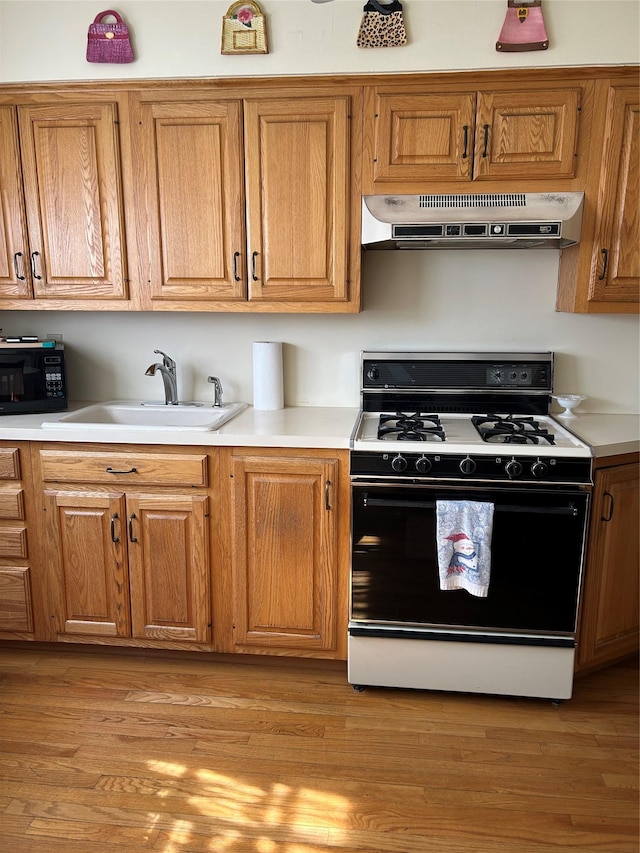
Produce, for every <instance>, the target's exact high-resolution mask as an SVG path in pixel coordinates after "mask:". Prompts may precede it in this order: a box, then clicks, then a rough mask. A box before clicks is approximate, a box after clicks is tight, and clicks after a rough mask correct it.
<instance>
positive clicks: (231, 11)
mask: <svg viewBox="0 0 640 853" xmlns="http://www.w3.org/2000/svg"><path fill="white" fill-rule="evenodd" d="M220 52H221V53H223V54H232V53H269V50H268V48H267V25H266V22H265V18H264V15H263V14H262V10H261V9H260V6H258V4H257V3H254V2H247V0H239V2H237V3H232V4H231V6H229V8H228V9H227V14H226V15H225V16H224V18H223V19H222V50H221V51H220Z"/></svg>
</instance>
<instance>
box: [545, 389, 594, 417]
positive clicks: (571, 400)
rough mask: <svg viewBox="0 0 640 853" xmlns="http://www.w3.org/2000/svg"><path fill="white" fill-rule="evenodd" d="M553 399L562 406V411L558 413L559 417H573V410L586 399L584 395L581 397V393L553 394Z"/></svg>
mask: <svg viewBox="0 0 640 853" xmlns="http://www.w3.org/2000/svg"><path fill="white" fill-rule="evenodd" d="M552 396H553V399H554V400H557V402H558V404H559V405H560V406H562V407H563V409H564V411H563V412H560V414H559V415H558V417H559V418H574V417H575V415H574V414H573V410H574V409H575V408H577V407H578V406H579V405H580V403H582V402H583V401H584V400H586V399H587V398H586V397H583V396H582V394H553V395H552Z"/></svg>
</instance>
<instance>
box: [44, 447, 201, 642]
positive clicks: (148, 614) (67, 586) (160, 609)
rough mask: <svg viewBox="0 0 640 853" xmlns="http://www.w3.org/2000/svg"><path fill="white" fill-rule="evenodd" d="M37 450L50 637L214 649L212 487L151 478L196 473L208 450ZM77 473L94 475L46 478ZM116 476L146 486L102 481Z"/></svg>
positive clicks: (169, 479)
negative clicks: (83, 479) (85, 479)
mask: <svg viewBox="0 0 640 853" xmlns="http://www.w3.org/2000/svg"><path fill="white" fill-rule="evenodd" d="M39 457H40V458H39V462H40V471H41V476H42V478H43V492H42V496H43V497H42V500H43V510H44V519H45V520H44V531H43V533H44V536H43V538H44V542H45V548H46V554H47V560H48V564H49V569H48V570H49V573H50V582H49V600H50V604H51V620H52V625H51V630H52V633H53V639H57V640H66V641H77V642H105V643H118V642H124V641H127V640H130V641H134V644H136V642H137V644H139V643H140V642H142V643H143V644H145V645H147V644H148V645H151V646H154V645H157V646H160V647H168V648H180V647H181V645H183V644H184V645H188V646H194V647H196V648H210V639H211V607H210V583H209V570H210V567H209V523H208V519H209V495H208V493H207V492H206V491H204V490H203V491H202V492H201V493H199V492H197V491H196V492H194V491H191V492H186V490H185V488H184V487H185V486H188V485H189V483H188V482H184V483H183V484H182V485H181V486H180V487H178V488H174V489H172V490H171V491H170V492H169V491H168V490H167V488H166V487H164V488H158V489H156V490H154V489H153V488H152V487H151V486H153V482H151V483H149V482H145V481H147V480H151V481H153V477H154V476H157V477H158V481H159V482H162V479H164V480H168V481H171V480H172V479H178V480H179V479H180V472H182V479H183V480H189V479H190V477H192V475H193V473H194V472H196V476H195V477H193V479H196V480H198V479H200V476H199V474H198V472H200V473H202V472H203V471H206V468H203V467H202V464H201V463H202V462H203V461H206V459H207V457H206V455H203V454H193V453H189V454H185V455H181V454H180V453H179V452H176V453H174V454H167V453H159V452H156V453H153V452H145V451H135V450H134V451H126V452H125V453H123V452H122V451H121V449H119V448H117V447H114V448H113V449H112V450H111V451H109V450H107V449H105V448H101V449H100V450H99V451H98V452H87V453H78V452H77V451H76V452H75V453H74V452H72V451H68V450H62V451H60V450H44V451H40V454H39ZM110 461H111V464H109V462H110ZM199 463H200V464H199ZM79 472H84V473H85V475H86V474H88V473H89V472H93V474H92V475H91V478H92V479H94V480H96V481H97V482H95V483H93V484H91V483H83V484H80V485H73V486H72V485H71V484H68V483H64V482H62V483H61V482H59V481H58V482H55V483H48V482H47V478H48V477H50V476H52V475H54V474H55V476H57V477H59V478H62V479H64V478H65V476H66V477H68V478H69V479H70V480H74V479H75V478H77V476H78V473H79ZM153 472H156V473H155V474H153ZM162 472H164V473H162ZM119 477H122V478H123V479H125V480H129V481H131V480H133V481H134V482H135V480H136V477H139V478H140V480H141V481H142V482H141V483H140V485H144V486H145V488H144V489H139V488H138V489H136V488H134V487H132V486H129V485H127V486H126V487H125V488H116V487H115V486H106V485H104V484H105V483H109V482H114V481H115V483H118V482H119V481H118V478H119ZM192 485H204V484H203V483H202V482H201V483H196V484H192Z"/></svg>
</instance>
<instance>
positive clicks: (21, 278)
mask: <svg viewBox="0 0 640 853" xmlns="http://www.w3.org/2000/svg"><path fill="white" fill-rule="evenodd" d="M22 257H23V255H22V252H16V253H15V255H14V256H13V268H14V270H15V271H16V278H17V279H18V281H24V280H25V278H26V276H24V275H20V270H19V269H18V258H22Z"/></svg>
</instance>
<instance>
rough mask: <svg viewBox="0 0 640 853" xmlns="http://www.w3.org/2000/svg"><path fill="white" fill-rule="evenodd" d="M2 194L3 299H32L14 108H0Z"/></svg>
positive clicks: (0, 282) (0, 267)
mask: <svg viewBox="0 0 640 853" xmlns="http://www.w3.org/2000/svg"><path fill="white" fill-rule="evenodd" d="M0 191H1V194H2V204H0V300H4V299H30V298H31V297H32V296H33V288H32V285H31V275H30V266H29V248H28V246H29V243H28V238H27V222H26V217H25V212H24V196H23V193H22V172H21V168H20V146H19V142H18V120H17V115H16V110H15V108H14V107H2V106H0Z"/></svg>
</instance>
